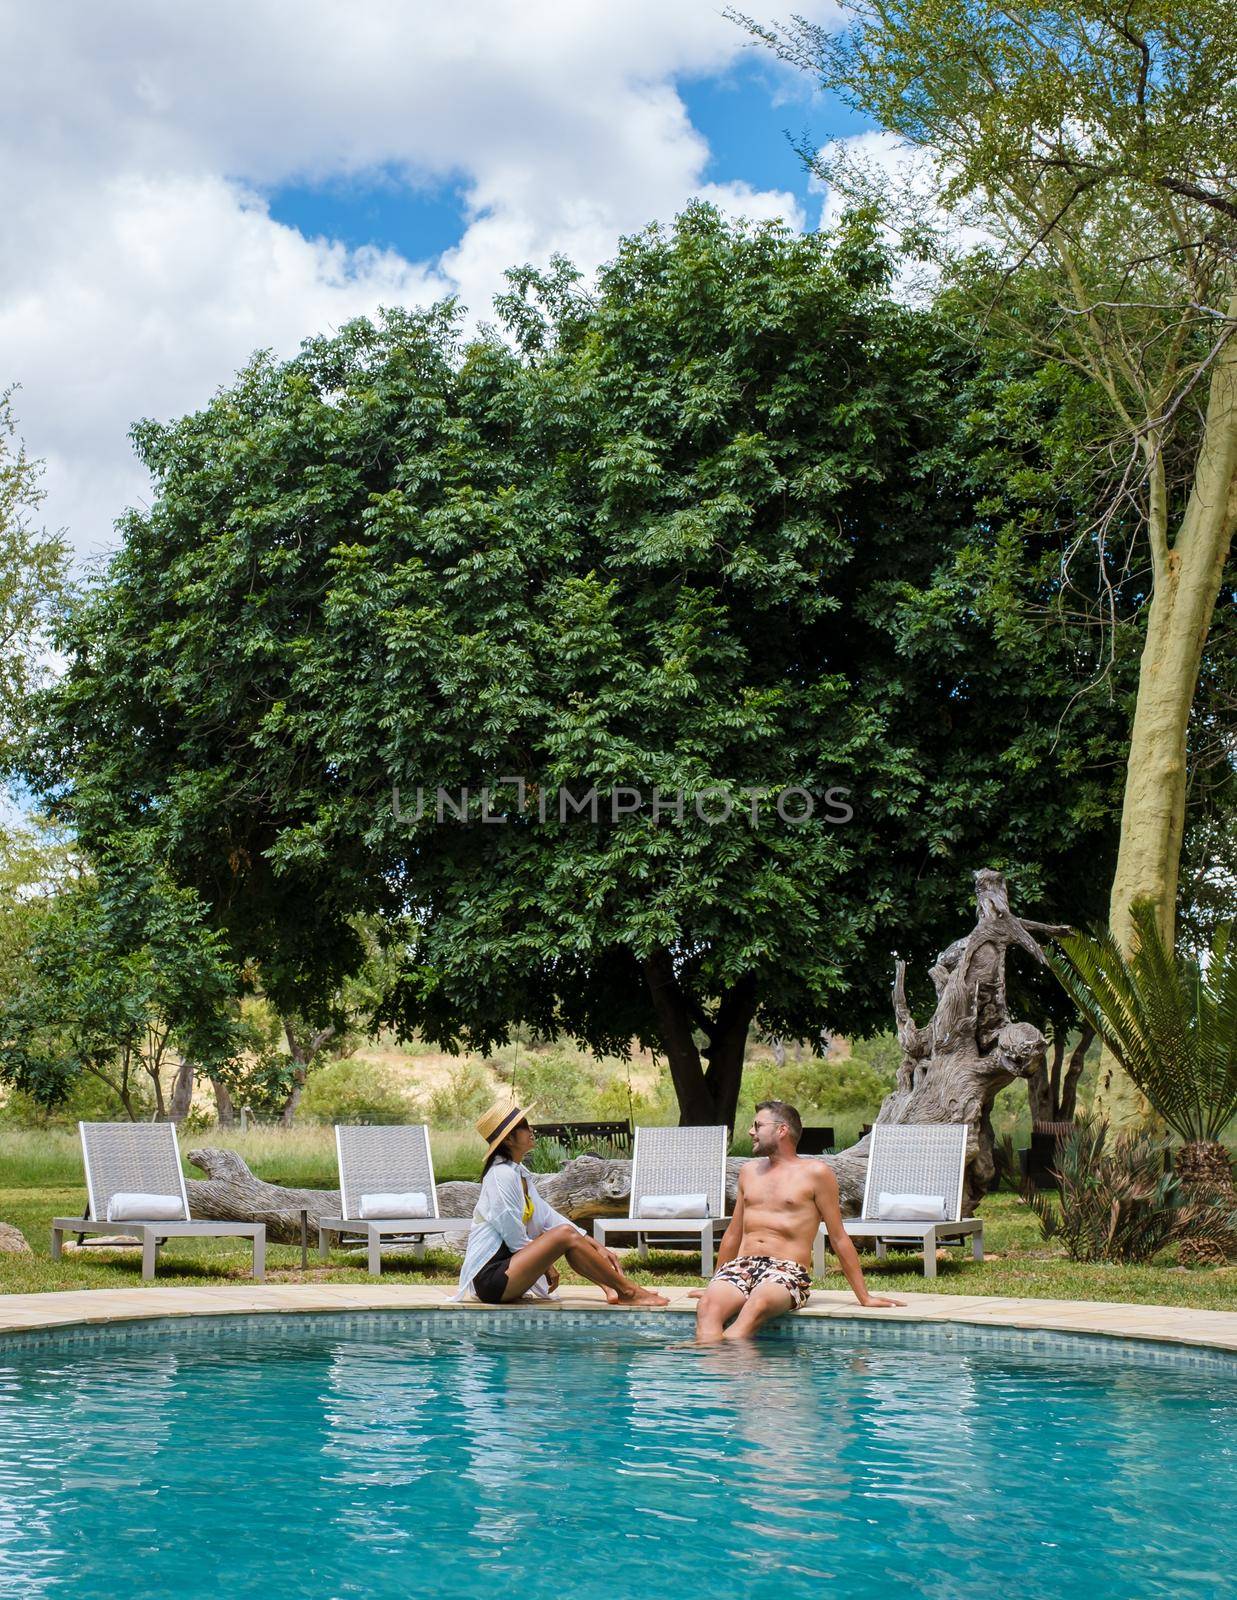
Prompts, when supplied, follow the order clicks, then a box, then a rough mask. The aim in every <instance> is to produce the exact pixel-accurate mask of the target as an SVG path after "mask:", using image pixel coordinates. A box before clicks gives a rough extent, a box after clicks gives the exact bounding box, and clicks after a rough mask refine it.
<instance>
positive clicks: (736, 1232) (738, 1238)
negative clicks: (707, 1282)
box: [717, 1173, 743, 1267]
mask: <svg viewBox="0 0 1237 1600" xmlns="http://www.w3.org/2000/svg"><path fill="white" fill-rule="evenodd" d="M742 1243H743V1174H742V1173H740V1174H739V1188H738V1193H737V1194H736V1195H735V1197H734V1216H733V1217H731V1219H730V1226H729V1227H728V1228H727V1229H726V1231H725V1233H723V1234H722V1242H721V1244H719V1245H718V1247H717V1265H718V1266H719V1267H724V1266H725V1265H726V1263H727V1261H733V1260H734V1258H735V1257H736V1256H737V1255H738V1253H739V1246H740V1245H741V1244H742Z"/></svg>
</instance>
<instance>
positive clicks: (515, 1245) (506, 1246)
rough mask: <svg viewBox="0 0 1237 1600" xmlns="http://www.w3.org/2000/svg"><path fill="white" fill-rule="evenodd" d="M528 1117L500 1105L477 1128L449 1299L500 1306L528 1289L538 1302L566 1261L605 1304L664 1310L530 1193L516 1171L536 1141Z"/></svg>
mask: <svg viewBox="0 0 1237 1600" xmlns="http://www.w3.org/2000/svg"><path fill="white" fill-rule="evenodd" d="M528 1116H529V1113H528V1112H527V1110H526V1109H525V1108H524V1107H523V1106H520V1105H517V1104H516V1103H515V1102H514V1101H512V1100H500V1101H499V1102H498V1103H497V1104H495V1105H492V1106H491V1107H490V1109H489V1110H488V1111H487V1112H486V1113H485V1115H484V1116H483V1117H482V1118H481V1119H480V1121H479V1122H478V1123H477V1132H478V1133H479V1134H480V1135H481V1137H482V1138H483V1139H484V1140H485V1141H486V1146H487V1151H486V1157H485V1166H484V1167H483V1168H482V1170H481V1195H480V1198H479V1199H478V1200H477V1208H476V1210H475V1211H474V1212H473V1219H472V1229H471V1231H470V1232H469V1235H468V1249H467V1251H466V1252H465V1255H464V1265H463V1267H462V1268H461V1269H460V1289H459V1294H458V1295H457V1296H456V1298H457V1299H462V1298H463V1297H464V1296H465V1295H466V1294H469V1293H472V1294H474V1295H476V1297H477V1299H478V1300H484V1301H486V1302H487V1304H489V1305H501V1304H502V1303H503V1302H504V1301H507V1300H519V1299H520V1298H521V1297H522V1296H523V1295H525V1294H527V1293H528V1292H529V1291H530V1290H531V1291H532V1293H533V1294H535V1295H537V1296H538V1297H540V1298H541V1299H545V1298H546V1296H547V1295H549V1294H550V1292H551V1291H552V1290H553V1289H556V1288H557V1287H558V1271H557V1269H556V1267H555V1265H554V1263H555V1262H556V1261H557V1260H558V1259H559V1258H560V1257H561V1256H566V1258H567V1260H568V1262H569V1263H570V1264H571V1267H572V1268H573V1270H574V1271H576V1272H578V1273H579V1274H580V1276H581V1277H582V1278H587V1279H588V1280H589V1281H590V1282H591V1283H596V1284H599V1285H600V1287H601V1290H602V1292H603V1293H604V1295H605V1297H606V1299H607V1300H608V1301H609V1302H610V1304H611V1305H634V1306H664V1305H665V1304H666V1299H665V1296H664V1295H660V1294H657V1293H655V1292H654V1291H653V1290H652V1289H644V1288H641V1286H640V1285H639V1284H638V1283H633V1282H632V1281H631V1279H630V1278H628V1277H627V1276H626V1275H625V1274H624V1272H623V1269H622V1267H620V1266H619V1259H618V1257H617V1256H616V1255H615V1253H614V1251H613V1250H607V1249H605V1248H604V1246H602V1245H599V1244H598V1243H597V1242H596V1240H594V1239H591V1238H590V1237H589V1236H588V1234H587V1233H585V1232H584V1231H583V1230H582V1229H580V1228H577V1227H576V1225H575V1223H574V1222H569V1221H568V1220H567V1218H566V1217H564V1216H561V1215H560V1214H559V1213H558V1212H557V1211H555V1209H554V1207H553V1206H551V1205H548V1204H547V1203H546V1202H545V1201H544V1200H543V1199H542V1198H541V1196H540V1195H539V1194H538V1193H537V1186H536V1184H535V1183H534V1182H533V1179H532V1174H531V1173H530V1172H529V1171H528V1169H527V1168H526V1167H525V1166H523V1165H522V1163H523V1160H524V1157H525V1156H526V1155H527V1154H528V1152H529V1151H530V1150H531V1149H532V1147H533V1144H534V1142H535V1141H534V1137H533V1130H532V1129H531V1128H530V1127H529V1125H528Z"/></svg>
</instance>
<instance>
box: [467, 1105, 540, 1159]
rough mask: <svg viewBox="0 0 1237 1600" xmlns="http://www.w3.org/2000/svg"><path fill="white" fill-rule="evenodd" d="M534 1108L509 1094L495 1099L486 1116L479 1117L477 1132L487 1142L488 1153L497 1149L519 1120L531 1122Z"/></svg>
mask: <svg viewBox="0 0 1237 1600" xmlns="http://www.w3.org/2000/svg"><path fill="white" fill-rule="evenodd" d="M532 1118H533V1108H532V1107H531V1106H522V1105H520V1103H519V1101H518V1100H513V1099H511V1097H510V1096H509V1095H508V1096H507V1097H505V1098H504V1099H502V1100H495V1102H494V1104H493V1105H492V1106H491V1107H490V1109H489V1110H488V1111H487V1112H486V1113H485V1115H484V1116H481V1117H478V1118H477V1132H478V1133H479V1134H480V1135H481V1137H482V1138H483V1139H484V1140H485V1142H486V1151H485V1153H486V1155H487V1156H488V1155H490V1154H491V1153H492V1152H493V1151H495V1150H497V1148H498V1146H499V1145H500V1144H501V1143H502V1142H503V1140H504V1139H505V1138H506V1137H507V1135H508V1134H509V1133H510V1132H511V1130H512V1128H514V1127H515V1125H516V1123H517V1122H521V1121H527V1122H531V1121H532Z"/></svg>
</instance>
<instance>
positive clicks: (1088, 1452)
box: [0, 1313, 1237, 1600]
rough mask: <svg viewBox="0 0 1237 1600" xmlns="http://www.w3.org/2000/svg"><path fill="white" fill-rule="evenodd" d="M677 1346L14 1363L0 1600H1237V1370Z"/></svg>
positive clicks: (593, 1344)
mask: <svg viewBox="0 0 1237 1600" xmlns="http://www.w3.org/2000/svg"><path fill="white" fill-rule="evenodd" d="M687 1326H689V1325H686V1324H680V1323H679V1322H678V1320H677V1319H675V1320H673V1321H672V1320H671V1319H669V1318H664V1317H663V1318H660V1319H657V1318H646V1317H631V1318H627V1319H624V1320H623V1321H622V1322H621V1323H616V1322H615V1321H614V1320H611V1319H608V1320H607V1321H606V1322H605V1324H604V1325H601V1324H599V1323H598V1322H596V1321H591V1322H590V1321H588V1320H587V1319H585V1318H574V1319H573V1318H567V1317H562V1316H560V1317H556V1316H555V1314H553V1313H550V1314H542V1315H541V1316H540V1317H538V1318H532V1317H530V1318H527V1319H525V1318H523V1316H522V1314H520V1313H516V1314H515V1315H510V1314H509V1315H506V1316H501V1315H499V1316H489V1315H486V1314H478V1315H476V1316H472V1315H469V1316H467V1317H461V1316H455V1317H452V1318H451V1319H450V1320H449V1321H448V1322H447V1323H446V1324H441V1323H440V1324H434V1323H433V1322H431V1321H430V1320H429V1319H427V1318H424V1317H420V1318H418V1317H415V1316H406V1317H401V1318H395V1319H392V1318H383V1317H380V1316H374V1317H362V1316H354V1317H351V1318H348V1319H335V1318H330V1319H326V1318H318V1319H311V1318H303V1317H302V1318H295V1319H294V1318H280V1319H278V1320H277V1321H268V1320H267V1319H251V1320H248V1321H246V1322H244V1323H241V1324H239V1325H238V1324H235V1323H234V1324H231V1325H227V1324H216V1325H214V1326H212V1327H210V1328H196V1329H195V1328H194V1327H192V1325H189V1326H186V1325H184V1324H178V1325H170V1324H160V1325H155V1326H151V1325H147V1326H146V1327H144V1328H139V1329H137V1330H136V1331H131V1332H126V1333H125V1334H123V1335H119V1336H118V1335H108V1334H104V1335H102V1336H98V1335H96V1336H94V1337H92V1338H81V1339H74V1340H72V1341H71V1342H70V1341H59V1342H58V1341H56V1340H54V1339H49V1340H45V1341H41V1342H38V1343H34V1344H22V1343H21V1342H19V1341H9V1342H7V1343H0V1595H3V1596H6V1597H7V1596H21V1597H22V1600H32V1597H40V1600H42V1597H44V1596H46V1597H55V1600H103V1597H108V1600H171V1597H178V1600H198V1597H202V1600H205V1597H211V1600H233V1597H249V1596H262V1597H263V1600H295V1597H300V1600H336V1597H344V1596H348V1597H352V1596H356V1597H364V1600H396V1597H399V1600H405V1597H409V1596H422V1595H424V1596H435V1597H442V1600H469V1597H472V1596H483V1595H484V1596H490V1595H506V1594H509V1593H510V1594H518V1595H519V1596H520V1597H522V1600H543V1597H547V1600H548V1597H551V1596H553V1597H555V1600H565V1597H573V1600H602V1597H605V1600H623V1597H629V1596H658V1597H660V1596H669V1597H671V1600H697V1597H704V1596H708V1597H710V1600H718V1597H721V1596H729V1595H740V1594H743V1595H752V1596H756V1597H764V1596H769V1597H772V1596H774V1595H776V1596H779V1597H782V1600H797V1597H799V1596H804V1597H806V1596H812V1597H813V1600H824V1597H835V1600H867V1597H869V1596H872V1597H875V1596H881V1597H893V1596H897V1595H915V1596H931V1597H934V1600H938V1597H939V1600H970V1597H972V1596H974V1597H976V1600H979V1597H982V1600H1005V1597H1008V1600H1015V1597H1020V1600H1033V1597H1039V1596H1051V1597H1052V1600H1070V1597H1073V1596H1085V1597H1086V1600H1142V1597H1144V1596H1173V1597H1174V1600H1180V1597H1183V1596H1188V1597H1193V1596H1198V1597H1200V1600H1223V1597H1226V1596H1229V1595H1233V1594H1237V1583H1235V1580H1234V1577H1233V1565H1234V1548H1235V1547H1234V1535H1233V1515H1232V1505H1233V1485H1234V1476H1235V1471H1237V1366H1234V1365H1233V1364H1231V1363H1229V1364H1226V1363H1225V1362H1224V1361H1223V1360H1222V1359H1220V1358H1216V1359H1213V1360H1207V1359H1203V1360H1201V1361H1198V1362H1197V1363H1196V1364H1195V1365H1193V1366H1192V1367H1185V1366H1174V1365H1170V1364H1167V1363H1164V1362H1163V1361H1161V1362H1159V1363H1152V1364H1148V1363H1146V1362H1143V1361H1141V1360H1131V1359H1130V1352H1129V1351H1128V1350H1125V1351H1124V1352H1123V1351H1120V1350H1109V1351H1107V1352H1106V1351H1105V1350H1104V1347H1103V1346H1100V1345H1098V1344H1090V1343H1089V1342H1077V1341H1075V1342H1069V1341H1065V1340H1058V1341H1049V1343H1050V1348H1048V1349H1046V1350H1044V1351H1042V1352H1041V1353H1038V1354H1037V1353H1030V1352H1027V1351H1024V1350H1022V1349H1019V1348H1018V1347H1017V1346H1016V1344H1015V1343H1014V1342H1013V1341H1011V1340H1007V1341H1006V1343H1007V1345H1008V1347H1007V1348H1001V1347H999V1346H998V1345H992V1344H989V1345H984V1344H981V1343H978V1342H974V1341H971V1340H969V1339H968V1337H967V1336H965V1335H963V1336H962V1337H960V1338H959V1337H955V1338H953V1339H952V1341H947V1340H945V1339H944V1338H943V1336H942V1335H940V1334H933V1333H931V1332H930V1331H928V1332H917V1331H916V1330H913V1329H909V1330H898V1329H893V1330H888V1329H886V1328H880V1327H875V1328H874V1327H873V1326H872V1325H870V1324H869V1325H867V1326H866V1327H865V1328H864V1329H863V1331H862V1332H855V1331H853V1330H848V1329H847V1327H846V1326H845V1325H844V1324H843V1325H839V1324H823V1325H822V1324H812V1325H808V1324H806V1323H802V1322H801V1323H799V1324H796V1325H793V1326H788V1327H787V1329H786V1332H785V1333H784V1334H783V1335H782V1336H780V1337H771V1338H767V1339H765V1340H762V1341H761V1342H759V1343H758V1344H755V1345H753V1346H750V1347H747V1348H739V1347H732V1346H726V1347H724V1348H721V1349H712V1350H709V1351H705V1352H699V1351H696V1350H694V1349H679V1348H673V1347H672V1345H671V1341H672V1339H673V1338H674V1336H675V1334H676V1333H677V1332H679V1331H680V1330H682V1331H686V1327H687ZM431 1329H435V1331H434V1332H432V1333H431V1331H430V1330H431Z"/></svg>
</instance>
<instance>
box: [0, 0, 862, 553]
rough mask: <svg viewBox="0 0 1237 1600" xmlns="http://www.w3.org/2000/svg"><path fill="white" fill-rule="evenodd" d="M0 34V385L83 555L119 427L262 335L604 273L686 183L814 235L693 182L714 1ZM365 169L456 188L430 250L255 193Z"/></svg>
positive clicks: (148, 8) (420, 3)
mask: <svg viewBox="0 0 1237 1600" xmlns="http://www.w3.org/2000/svg"><path fill="white" fill-rule="evenodd" d="M831 11H832V4H831V0H818V3H817V4H816V5H815V7H814V8H813V9H812V10H811V11H810V13H809V14H814V15H816V16H818V17H820V18H824V17H826V16H828V15H829V14H830V13H831ZM0 26H2V27H3V30H4V37H5V40H6V48H5V52H4V56H3V61H2V62H0V183H2V184H3V186H4V192H5V193H6V195H7V196H8V200H7V202H6V224H7V227H6V230H5V233H4V235H3V236H2V237H0V383H8V382H11V381H14V380H16V381H18V382H20V383H21V385H22V392H21V394H20V395H19V397H18V402H17V404H18V410H19V415H20V417H21V421H22V425H23V431H24V433H25V435H26V438H27V442H28V444H29V447H30V449H31V450H32V452H33V453H35V454H38V455H42V456H44V457H45V458H46V459H47V463H48V473H47V487H48V491H49V494H48V504H47V508H46V509H47V516H48V520H49V522H50V523H52V524H53V525H67V527H68V529H69V532H70V534H71V536H72V537H73V539H74V540H75V542H76V543H77V545H78V547H79V549H81V550H82V551H83V552H92V551H96V550H98V549H100V548H101V547H103V546H105V545H107V544H108V543H110V542H112V535H111V532H110V530H111V524H112V521H113V519H114V518H115V517H116V516H117V515H118V514H119V513H120V512H121V511H122V510H123V509H124V507H125V505H126V504H129V503H133V502H134V501H135V500H138V499H140V498H141V496H142V494H143V492H144V480H143V475H142V473H141V471H140V469H139V468H138V466H137V464H136V462H135V461H134V459H133V457H132V454H131V452H130V450H129V448H128V445H127V442H126V435H127V431H128V428H129V426H130V424H131V423H132V421H133V420H134V419H135V418H137V417H139V416H146V415H153V416H169V415H173V414H176V413H178V412H180V411H183V410H186V409H189V408H191V407H193V406H196V405H199V404H201V403H202V402H203V401H204V400H205V399H206V398H207V397H208V396H209V395H210V393H211V392H212V391H213V390H214V389H215V388H217V387H218V386H219V384H221V383H223V382H226V381H227V380H228V379H229V378H230V376H231V375H232V373H233V372H234V371H235V369H236V368H237V367H238V366H239V365H241V364H242V363H243V362H244V361H245V360H246V359H247V358H248V356H249V355H250V353H251V352H252V351H253V350H254V349H255V348H257V347H271V348H274V349H275V350H277V351H278V352H279V353H281V354H287V353H291V352H292V351H293V350H295V348H296V346H297V344H298V343H299V341H300V339H301V338H303V337H304V336H306V335H307V334H310V333H314V332H319V331H322V330H324V329H327V328H330V327H333V326H337V325H338V324H339V323H341V322H342V321H344V320H346V319H347V318H348V317H350V316H353V315H356V314H358V313H362V312H366V311H372V310H373V309H374V308H376V306H377V305H378V304H380V303H383V302H387V303H391V302H396V301H399V302H404V303H413V302H421V303H424V302H426V301H428V300H431V299H434V298H436V297H438V296H439V295H441V294H444V293H447V292H456V293H459V294H460V296H461V297H462V299H463V300H464V302H465V303H466V304H467V305H468V306H469V307H470V308H471V309H472V311H473V313H474V315H476V316H481V317H484V316H485V315H487V314H488V311H489V302H490V298H491V296H492V295H493V293H494V292H495V290H496V289H498V288H499V287H500V286H501V274H502V270H503V269H504V268H505V267H507V266H509V265H511V264H512V263H514V262H518V261H522V260H528V259H531V260H534V261H544V260H545V259H546V258H547V257H548V256H549V254H550V253H551V252H552V251H554V250H561V251H563V252H565V253H566V254H567V255H569V256H571V257H572V258H573V259H574V260H576V261H577V262H578V263H579V264H580V265H581V266H582V267H583V268H585V270H587V271H591V270H593V269H595V268H596V266H597V265H598V264H599V263H600V262H601V261H602V260H604V259H606V258H607V257H608V256H609V255H610V254H612V252H613V250H614V247H615V244H616V241H617V239H618V237H619V236H620V234H623V233H627V232H630V231H632V230H634V229H636V228H639V227H641V226H643V225H644V223H646V222H647V221H649V220H650V219H652V218H660V219H663V220H666V219H668V218H669V217H671V216H672V215H673V214H674V213H675V212H676V211H678V210H679V209H681V207H682V206H683V204H684V203H685V202H686V201H687V200H688V199H689V198H690V197H692V196H693V195H703V196H705V197H706V198H709V199H711V200H713V201H714V202H715V203H717V204H719V205H720V206H722V207H723V209H725V210H727V211H731V212H743V213H745V214H747V215H751V216H756V217H768V216H774V215H780V216H783V217H785V218H786V220H787V221H788V222H791V223H792V224H793V225H795V226H802V225H803V218H802V216H801V214H800V211H799V207H798V205H797V203H796V201H795V199H794V197H793V196H791V195H789V194H782V193H776V192H771V191H759V190H753V189H750V188H749V187H748V186H747V185H745V184H742V183H729V184H714V183H706V182H705V181H704V172H705V169H706V164H707V161H708V149H707V146H706V144H705V142H704V140H703V139H702V138H701V137H700V135H699V134H698V133H697V132H696V130H695V129H693V128H692V126H691V123H690V120H689V118H688V116H687V113H686V110H685V108H684V106H683V103H682V101H681V100H680V98H679V96H678V95H677V93H676V92H675V89H674V86H673V78H674V76H675V75H676V74H679V73H691V74H696V75H699V74H705V73H710V72H718V71H722V70H724V69H725V68H726V66H727V65H728V64H730V63H731V62H733V61H734V60H735V59H736V57H737V56H738V53H739V51H740V50H742V49H743V48H744V46H745V43H746V39H745V36H744V35H743V34H742V33H741V32H740V31H739V30H738V29H737V28H735V27H734V26H733V25H732V24H730V23H728V22H726V21H725V19H724V18H723V17H722V16H721V13H720V8H719V7H716V6H715V5H714V4H712V3H711V0H675V3H674V4H670V5H667V4H665V0H624V3H623V4H622V5H616V4H614V3H613V0H574V3H573V4H570V5H564V4H562V3H561V0H520V3H517V0H472V3H471V4H469V5H454V6H444V5H441V4H440V3H438V0H367V3H366V4H365V5H356V4H351V3H347V0H307V3H306V0H303V3H301V4H299V5H297V6H296V7H295V8H294V7H292V6H289V5H287V4H284V3H283V0H243V3H242V0H222V3H221V0H212V3H210V4H207V3H206V0H195V3H193V4H185V5H176V6H169V5H166V4H161V3H159V0H112V3H109V4H108V5H107V6H82V5H77V4H73V3H71V0H45V3H44V4H42V5H40V6H31V5H29V4H27V3H25V0H9V3H8V4H7V5H2V4H0ZM379 168H382V169H388V170H395V171H398V172H400V173H403V174H405V175H407V177H408V178H409V179H410V180H413V181H419V182H443V181H448V180H450V181H454V182H456V183H458V184H459V185H460V186H461V188H462V191H463V194H464V199H465V209H466V221H465V226H464V229H463V233H462V237H461V238H460V240H459V242H458V244H457V245H456V246H455V247H454V248H453V249H451V250H449V251H447V252H446V253H445V254H444V256H443V257H442V259H441V260H440V261H438V262H436V263H425V262H423V263H419V264H418V263H412V262H408V261H405V260H404V259H402V258H401V257H399V256H397V255H394V254H391V253H389V252H386V253H384V252H376V251H356V252H353V251H348V250H346V249H345V248H344V247H343V246H341V245H339V244H332V243H331V242H329V241H325V240H306V239H305V238H303V237H302V236H301V235H300V234H298V233H297V232H296V231H295V230H293V229H290V228H287V227H284V226H282V225H281V224H280V223H278V222H276V221H274V220H273V219H272V218H271V217H270V215H269V213H268V212H267V209H266V206H265V203H264V202H263V200H262V199H261V198H260V194H259V191H260V189H261V188H262V187H264V186H274V185H277V184H279V183H284V182H289V181H305V180H310V181H313V180H317V179H322V178H326V177H330V176H332V175H343V176H345V177H347V176H358V177H361V178H364V176H365V175H366V174H372V173H373V172H374V171H375V170H376V169H379Z"/></svg>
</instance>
